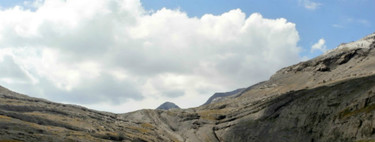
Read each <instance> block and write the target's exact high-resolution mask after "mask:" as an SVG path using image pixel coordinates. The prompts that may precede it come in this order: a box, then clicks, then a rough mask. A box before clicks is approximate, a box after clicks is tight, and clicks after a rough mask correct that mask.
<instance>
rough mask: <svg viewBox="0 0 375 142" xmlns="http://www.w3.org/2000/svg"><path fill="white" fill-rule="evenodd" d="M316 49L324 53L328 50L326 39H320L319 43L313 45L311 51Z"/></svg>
mask: <svg viewBox="0 0 375 142" xmlns="http://www.w3.org/2000/svg"><path fill="white" fill-rule="evenodd" d="M315 51H320V52H323V53H324V52H326V51H327V46H326V41H325V40H324V39H323V38H321V39H319V41H318V42H317V43H315V44H314V45H313V46H311V52H315Z"/></svg>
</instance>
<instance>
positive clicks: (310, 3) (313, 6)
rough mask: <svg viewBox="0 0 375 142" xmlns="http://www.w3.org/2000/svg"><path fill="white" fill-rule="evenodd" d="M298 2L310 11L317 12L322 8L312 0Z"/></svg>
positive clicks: (299, 0)
mask: <svg viewBox="0 0 375 142" xmlns="http://www.w3.org/2000/svg"><path fill="white" fill-rule="evenodd" d="M298 2H299V3H300V4H302V5H303V6H304V7H305V8H306V9H309V10H315V9H317V8H319V7H320V6H322V4H321V3H318V2H313V1H311V0H298Z"/></svg>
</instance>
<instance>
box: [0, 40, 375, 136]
mask: <svg viewBox="0 0 375 142" xmlns="http://www.w3.org/2000/svg"><path fill="white" fill-rule="evenodd" d="M374 120H375V34H371V35H369V36H366V37H365V38H363V39H361V40H359V41H356V42H352V43H348V44H342V45H340V46H339V47H337V48H336V49H334V50H331V51H329V52H327V53H325V54H323V55H321V56H319V57H316V58H314V59H311V60H309V61H306V62H301V63H298V64H296V65H292V66H289V67H286V68H283V69H281V70H279V71H278V72H276V73H275V74H274V75H273V76H272V77H271V78H270V79H269V80H268V81H265V82H261V83H258V84H256V85H254V86H251V87H249V88H247V89H245V90H243V91H241V93H238V94H237V95H232V96H231V97H229V98H226V99H223V100H221V101H219V102H215V103H210V104H207V105H203V106H200V107H196V108H189V109H171V110H160V109H156V110H139V111H135V112H130V113H126V114H113V113H108V112H100V111H94V110H90V109H87V108H84V107H80V106H74V105H67V104H59V103H54V102H50V101H47V100H42V99H37V98H31V97H28V96H25V95H21V94H18V93H15V92H12V91H9V90H7V89H5V88H0V140H18V141H70V140H71V141H186V142H197V141H211V142H216V141H238V142H241V141H254V142H271V141H311V142H315V141H319V142H336V141H337V142H352V141H356V142H364V141H366V142H367V141H375V121H374Z"/></svg>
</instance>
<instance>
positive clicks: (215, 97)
mask: <svg viewBox="0 0 375 142" xmlns="http://www.w3.org/2000/svg"><path fill="white" fill-rule="evenodd" d="M243 90H245V88H240V89H236V90H233V91H230V92H224V93H215V94H214V95H212V96H211V97H210V98H208V100H207V101H206V102H205V103H204V104H203V105H207V104H211V103H215V102H220V101H222V100H224V99H226V98H227V97H228V96H233V95H236V94H239V93H241V92H242V91H243Z"/></svg>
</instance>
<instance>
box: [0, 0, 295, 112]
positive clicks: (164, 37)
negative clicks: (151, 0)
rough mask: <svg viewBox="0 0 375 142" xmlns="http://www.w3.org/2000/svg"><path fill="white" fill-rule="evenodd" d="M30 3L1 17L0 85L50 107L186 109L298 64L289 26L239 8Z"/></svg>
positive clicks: (123, 0)
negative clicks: (194, 12) (196, 10)
mask: <svg viewBox="0 0 375 142" xmlns="http://www.w3.org/2000/svg"><path fill="white" fill-rule="evenodd" d="M31 4H33V6H34V7H35V10H32V11H31V10H27V9H24V8H22V7H14V8H10V9H5V10H2V11H0V19H2V20H1V21H0V47H1V48H0V51H1V52H0V59H2V60H0V66H1V67H2V68H6V72H7V73H3V74H2V75H0V83H1V85H4V86H5V87H9V88H10V89H15V90H16V91H19V92H22V93H26V94H29V95H32V96H37V97H43V98H47V99H51V100H53V101H59V102H65V103H76V104H81V105H85V106H89V107H91V108H96V109H100V110H107V111H113V112H127V111H132V110H135V109H141V108H155V107H157V106H158V105H160V104H161V103H163V102H164V101H167V100H169V101H173V102H175V103H176V104H178V105H180V106H181V107H192V106H197V105H200V104H203V103H204V102H205V101H206V99H207V98H208V97H209V96H210V95H212V94H213V93H214V92H219V91H230V90H232V89H236V88H240V87H246V86H250V85H252V84H254V83H257V82H259V81H262V80H266V79H268V77H269V76H270V75H271V74H273V73H274V72H275V71H276V70H278V69H279V68H281V67H284V66H286V65H290V64H293V63H296V62H298V61H300V60H301V57H300V56H299V51H300V48H299V47H297V42H298V41H299V35H298V32H297V30H296V28H295V24H294V23H291V22H288V21H287V20H286V19H283V18H279V19H266V18H264V17H262V15H261V14H259V13H253V14H251V15H250V16H248V17H247V16H246V14H245V13H243V12H242V11H241V10H240V9H235V10H231V11H228V12H225V13H223V14H221V15H212V14H205V15H203V16H202V17H199V18H198V17H188V16H187V14H186V13H185V12H183V11H180V10H171V9H165V8H164V9H160V10H157V11H155V12H149V11H146V10H144V9H143V7H142V6H141V3H140V1H139V0H108V1H101V0H80V1H61V0H45V1H43V2H41V1H39V0H38V1H37V2H34V3H31ZM3 51H4V52H3ZM5 51H6V52H5ZM5 53H6V54H5ZM6 56H11V58H8V57H6ZM11 59H12V60H11ZM12 70H14V71H16V70H17V72H15V73H14V74H10V73H9V72H11V71H12ZM17 77H18V78H17ZM1 78H3V80H1ZM4 78H5V80H4ZM20 79H21V80H22V83H20V82H19V80H20ZM16 80H18V82H17V81H16ZM102 106H103V107H102Z"/></svg>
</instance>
